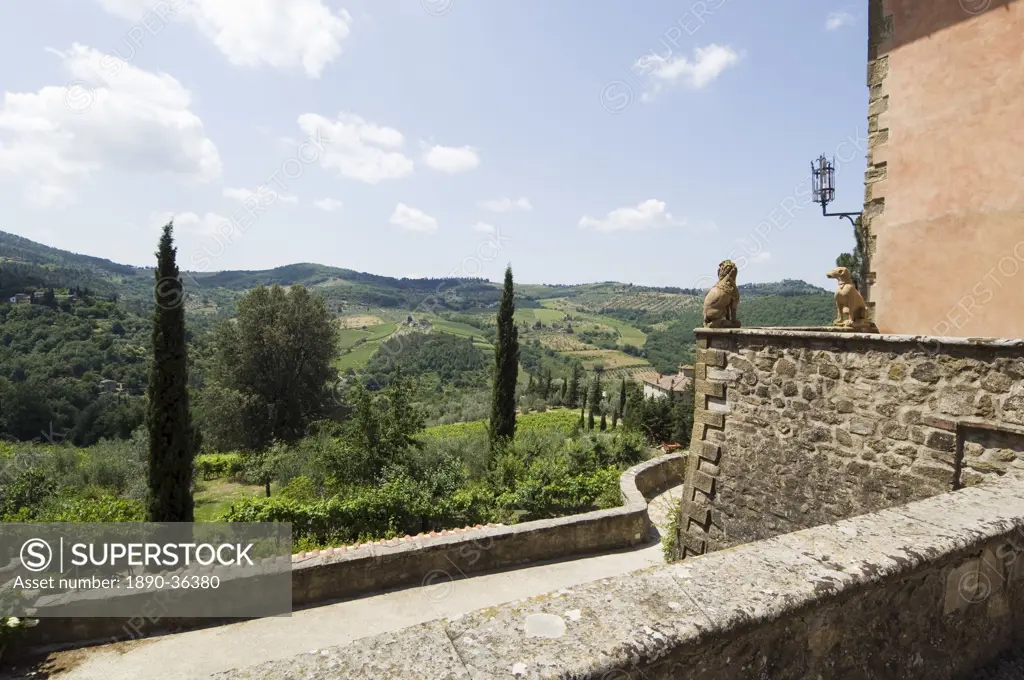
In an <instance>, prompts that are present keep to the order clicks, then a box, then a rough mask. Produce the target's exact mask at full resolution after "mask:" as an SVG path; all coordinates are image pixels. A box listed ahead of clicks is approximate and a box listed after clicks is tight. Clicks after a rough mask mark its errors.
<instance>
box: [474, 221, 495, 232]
mask: <svg viewBox="0 0 1024 680" xmlns="http://www.w3.org/2000/svg"><path fill="white" fill-rule="evenodd" d="M473 231H479V232H482V233H484V234H496V233H498V229H497V227H495V226H493V225H490V224H487V223H486V222H477V223H476V224H474V225H473Z"/></svg>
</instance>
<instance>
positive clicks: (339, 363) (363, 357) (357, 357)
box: [334, 340, 380, 371]
mask: <svg viewBox="0 0 1024 680" xmlns="http://www.w3.org/2000/svg"><path fill="white" fill-rule="evenodd" d="M379 347H380V341H379V340H376V341H373V342H364V343H363V344H361V345H359V346H358V347H354V348H352V351H350V352H348V353H347V354H342V355H341V356H340V357H338V358H337V359H335V360H334V367H335V368H337V369H338V370H339V371H347V370H348V369H350V368H351V369H354V370H358V369H360V368H365V367H366V363H367V362H368V361H369V360H370V357H372V356H373V353H374V352H376V351H377V349H378V348H379Z"/></svg>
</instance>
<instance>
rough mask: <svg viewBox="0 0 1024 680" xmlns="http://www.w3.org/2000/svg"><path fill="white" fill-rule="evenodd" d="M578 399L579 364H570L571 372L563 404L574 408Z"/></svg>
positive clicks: (577, 403)
mask: <svg viewBox="0 0 1024 680" xmlns="http://www.w3.org/2000/svg"><path fill="white" fill-rule="evenodd" d="M579 400H580V365H579V364H575V363H574V364H573V365H572V374H571V375H570V376H569V393H568V396H567V397H566V403H565V405H566V406H568V407H569V408H576V406H577V405H579Z"/></svg>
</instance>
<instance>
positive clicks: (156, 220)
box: [149, 212, 234, 236]
mask: <svg viewBox="0 0 1024 680" xmlns="http://www.w3.org/2000/svg"><path fill="white" fill-rule="evenodd" d="M172 219H173V220H174V229H175V233H176V234H180V233H181V232H186V233H190V234H194V235H196V236H215V235H217V234H226V233H230V230H232V229H234V227H233V226H232V224H231V219H230V218H228V217H225V216H223V215H219V214H217V213H213V212H208V213H206V214H205V215H198V214H196V213H194V212H184V213H170V212H154V213H152V214H150V216H149V228H150V229H152V230H159V229H163V227H164V225H165V224H167V223H168V222H170V221H171V220H172Z"/></svg>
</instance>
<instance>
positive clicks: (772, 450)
mask: <svg viewBox="0 0 1024 680" xmlns="http://www.w3.org/2000/svg"><path fill="white" fill-rule="evenodd" d="M697 346H698V349H697V366H696V374H697V380H696V383H695V397H694V400H695V403H694V428H693V435H692V439H691V442H690V459H689V463H688V465H689V469H688V471H687V475H686V483H685V486H684V490H683V494H684V496H683V502H682V505H681V509H680V522H679V537H678V538H679V541H678V545H679V546H680V548H681V549H682V550H683V553H682V556H685V555H688V554H701V553H704V552H711V551H714V550H719V549H722V548H726V547H730V546H733V545H736V544H739V543H746V542H749V541H755V540H760V539H765V538H769V537H772V536H777V535H779V534H784V533H788V532H791V531H797V530H800V529H805V528H808V527H813V526H817V525H820V524H825V523H828V522H834V521H837V520H840V519H844V518H848V517H853V516H856V515H860V514H863V513H867V512H873V511H876V510H879V509H882V508H888V507H892V506H895V505H900V504H903V503H908V502H911V501H915V500H920V499H922V498H927V497H929V496H934V495H936V494H940V493H943V492H946V491H951V490H953V489H958V488H960V487H962V486H971V485H976V484H979V483H982V482H985V481H986V480H989V479H993V478H999V477H1000V476H1002V475H1005V474H1017V473H1019V472H1021V471H1024V455H1022V454H1024V427H1022V425H1024V341H981V340H978V341H968V340H961V339H957V338H945V339H941V338H940V339H934V338H921V337H913V336H887V335H877V334H876V335H867V334H853V333H838V332H826V331H824V330H821V331H817V332H814V331H794V330H772V329H735V330H726V329H722V330H712V329H700V330H698V331H697ZM993 428H995V431H993Z"/></svg>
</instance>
